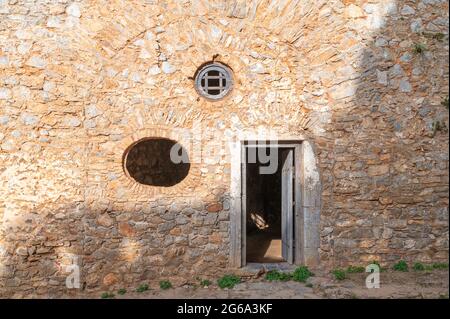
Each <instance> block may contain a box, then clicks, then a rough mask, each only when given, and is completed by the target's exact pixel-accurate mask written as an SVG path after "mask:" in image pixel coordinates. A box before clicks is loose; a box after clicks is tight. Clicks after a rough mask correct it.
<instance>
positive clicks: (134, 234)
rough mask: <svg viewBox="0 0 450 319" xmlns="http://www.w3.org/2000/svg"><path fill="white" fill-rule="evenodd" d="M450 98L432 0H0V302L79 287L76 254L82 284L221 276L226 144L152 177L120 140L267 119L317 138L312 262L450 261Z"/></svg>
mask: <svg viewBox="0 0 450 319" xmlns="http://www.w3.org/2000/svg"><path fill="white" fill-rule="evenodd" d="M213 59H216V60H218V61H221V62H223V63H225V64H226V65H228V66H230V68H231V69H232V70H233V74H234V82H235V83H234V88H233V91H232V93H231V94H230V95H229V96H228V97H226V98H225V99H223V100H221V101H217V102H210V101H207V100H205V99H203V98H199V96H198V94H197V93H196V91H195V88H194V85H193V79H192V77H193V76H194V74H195V72H196V70H197V68H198V67H199V66H201V65H202V64H203V63H205V62H207V61H211V60H213ZM447 96H448V1H444V0H442V1H441V0H418V1H395V0H370V1H364V0H361V1H357V0H342V1H335V0H332V1H324V0H315V1H281V0H280V1H277V0H275V1H268V0H265V1H264V0H254V1H241V0H235V1H221V0H215V1H212V0H211V1H206V0H191V1H171V0H167V1H152V0H147V1H144V0H141V1H138V0H134V1H120V0H112V1H111V0H108V1H106V0H101V1H98V0H96V1H88V0H86V1H65V0H61V1H41V0H39V1H22V0H0V159H1V161H0V195H1V196H0V218H1V224H0V296H9V297H10V296H13V297H21V296H49V295H57V294H61V293H73V294H75V293H76V292H77V291H78V290H77V289H73V290H68V289H67V288H66V285H65V280H66V277H67V273H68V267H66V266H68V265H70V264H72V263H73V262H74V260H76V263H77V264H78V265H80V269H81V286H82V288H83V289H87V290H97V289H109V288H112V287H119V286H123V285H130V286H135V285H137V284H138V283H141V282H143V281H149V280H150V281H151V280H159V279H160V278H171V279H172V280H173V281H174V282H175V283H182V282H183V281H186V280H188V279H192V278H195V277H196V276H198V275H201V276H205V277H207V276H211V277H213V276H218V275H219V274H223V273H224V269H226V268H227V267H228V264H229V263H228V262H229V253H230V251H229V250H230V242H229V240H230V239H229V226H230V225H229V223H230V202H229V196H230V182H231V181H230V163H229V158H230V157H229V154H227V152H226V151H225V152H219V153H218V154H206V155H205V156H204V157H205V158H206V160H202V161H194V162H193V163H191V166H190V170H189V174H188V175H187V176H186V178H185V179H183V180H182V181H181V182H180V183H178V184H176V185H174V186H172V187H152V186H146V185H141V184H139V183H137V182H136V181H135V180H133V179H130V178H129V176H127V174H126V173H125V172H124V170H123V163H122V160H123V156H124V152H125V151H126V150H127V149H128V147H129V146H130V145H132V144H133V143H134V142H136V141H139V140H141V139H143V138H148V137H161V138H168V139H172V140H176V141H181V143H182V144H183V146H185V147H186V148H187V149H188V151H189V152H190V153H189V157H190V158H192V156H191V155H192V154H191V152H194V151H195V147H198V145H200V146H202V147H204V146H206V145H209V146H211V145H215V146H221V147H222V148H224V149H225V150H226V143H225V142H223V141H224V140H225V138H226V137H229V136H230V135H233V134H235V133H236V132H238V131H242V130H247V131H249V132H250V133H255V132H257V129H258V128H260V127H262V128H270V129H272V130H274V131H275V132H276V133H277V135H278V136H280V137H283V136H290V137H292V136H293V137H296V138H297V137H298V139H299V140H302V139H306V140H307V141H309V144H311V145H312V146H313V148H314V151H315V154H316V157H317V164H318V167H319V170H320V171H319V173H320V179H321V185H322V198H321V211H320V225H321V227H320V228H321V233H320V241H321V244H320V251H319V254H320V259H321V260H320V261H321V263H320V264H321V265H322V266H323V267H331V266H335V265H346V264H349V263H355V264H356V263H362V262H366V261H368V260H372V259H377V260H380V261H381V262H382V263H387V264H390V263H392V262H393V261H396V260H398V259H399V258H405V259H408V260H417V261H424V262H427V261H439V260H448V132H447V127H448V109H446V107H445V106H443V105H441V103H442V102H443V100H444V98H445V97H447ZM447 103H448V102H447ZM444 104H445V103H444ZM447 105H448V104H447ZM447 108H448V106H447ZM196 123H201V124H202V126H204V127H206V128H211V129H212V131H213V132H214V134H215V135H208V134H204V135H203V136H202V139H201V140H198V139H196V138H195V137H188V138H186V137H185V132H186V131H192V130H194V131H195V129H196V125H197V124H196ZM204 132H207V130H204ZM189 146H190V147H189ZM202 154H204V152H203V153H202ZM213 155H214V156H213ZM312 160H314V159H312ZM306 169H307V168H306ZM306 182H308V181H306ZM309 185H311V183H307V185H305V187H309Z"/></svg>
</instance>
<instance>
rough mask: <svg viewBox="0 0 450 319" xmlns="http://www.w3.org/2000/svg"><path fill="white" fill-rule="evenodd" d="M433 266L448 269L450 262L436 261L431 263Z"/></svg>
mask: <svg viewBox="0 0 450 319" xmlns="http://www.w3.org/2000/svg"><path fill="white" fill-rule="evenodd" d="M431 267H433V269H448V264H447V263H434V264H432V265H431Z"/></svg>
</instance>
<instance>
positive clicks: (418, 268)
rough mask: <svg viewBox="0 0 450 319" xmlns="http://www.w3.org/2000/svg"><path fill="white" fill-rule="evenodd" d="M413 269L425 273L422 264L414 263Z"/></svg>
mask: <svg viewBox="0 0 450 319" xmlns="http://www.w3.org/2000/svg"><path fill="white" fill-rule="evenodd" d="M413 269H414V271H424V270H425V266H424V265H423V264H422V263H414V265H413Z"/></svg>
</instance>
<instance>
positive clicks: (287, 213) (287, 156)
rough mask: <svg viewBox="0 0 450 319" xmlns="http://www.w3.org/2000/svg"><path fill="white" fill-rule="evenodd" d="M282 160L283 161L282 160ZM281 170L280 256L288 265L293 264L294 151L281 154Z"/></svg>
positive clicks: (290, 150)
mask: <svg viewBox="0 0 450 319" xmlns="http://www.w3.org/2000/svg"><path fill="white" fill-rule="evenodd" d="M283 159H284V160H283ZM282 160H283V161H282V163H283V164H282V165H283V167H282V170H281V255H282V257H283V259H284V260H286V261H287V262H288V263H290V264H292V263H294V254H293V251H294V250H293V242H294V225H293V222H294V205H293V203H294V196H293V178H294V151H293V150H292V149H286V150H284V151H283V152H282Z"/></svg>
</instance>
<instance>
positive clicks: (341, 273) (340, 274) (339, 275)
mask: <svg viewBox="0 0 450 319" xmlns="http://www.w3.org/2000/svg"><path fill="white" fill-rule="evenodd" d="M331 273H332V274H333V275H334V278H336V280H344V279H345V278H346V277H347V275H346V274H345V270H342V269H339V268H336V269H334V270H333V271H332V272H331Z"/></svg>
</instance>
